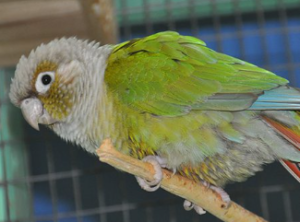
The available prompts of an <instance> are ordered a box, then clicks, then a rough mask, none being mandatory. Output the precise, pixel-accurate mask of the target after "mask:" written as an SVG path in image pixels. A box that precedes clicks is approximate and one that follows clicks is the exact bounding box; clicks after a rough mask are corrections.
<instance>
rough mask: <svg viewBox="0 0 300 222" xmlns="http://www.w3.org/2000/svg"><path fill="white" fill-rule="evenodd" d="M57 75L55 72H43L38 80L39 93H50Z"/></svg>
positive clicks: (36, 86)
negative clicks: (49, 90)
mask: <svg viewBox="0 0 300 222" xmlns="http://www.w3.org/2000/svg"><path fill="white" fill-rule="evenodd" d="M54 78H55V73H54V72H41V73H40V74H39V75H38V77H37V80H36V83H35V88H36V90H37V91H38V93H41V94H44V93H46V92H47V91H48V89H49V88H50V86H51V83H52V82H53V81H54Z"/></svg>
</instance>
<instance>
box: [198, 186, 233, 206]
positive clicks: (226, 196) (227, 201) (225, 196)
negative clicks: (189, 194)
mask: <svg viewBox="0 0 300 222" xmlns="http://www.w3.org/2000/svg"><path fill="white" fill-rule="evenodd" d="M202 183H203V185H204V186H206V187H208V188H210V189H212V190H213V191H215V192H216V193H217V194H219V195H220V197H221V199H222V200H223V201H224V202H225V204H226V205H225V206H224V207H225V208H227V207H228V206H229V204H230V201H231V200H230V196H229V194H228V193H226V191H225V190H223V189H222V188H221V187H216V186H214V185H211V184H209V183H208V182H206V181H203V182H202Z"/></svg>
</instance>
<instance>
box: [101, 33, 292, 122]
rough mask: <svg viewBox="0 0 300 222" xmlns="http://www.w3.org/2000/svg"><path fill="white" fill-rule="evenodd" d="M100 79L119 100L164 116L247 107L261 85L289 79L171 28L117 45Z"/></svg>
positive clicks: (278, 82) (267, 88) (261, 89)
mask: <svg viewBox="0 0 300 222" xmlns="http://www.w3.org/2000/svg"><path fill="white" fill-rule="evenodd" d="M233 80H234V81H233ZM105 81H106V83H107V85H108V87H109V89H110V90H112V91H113V92H115V93H116V94H118V96H119V99H120V100H121V101H122V102H123V103H124V104H126V105H129V106H131V107H133V108H135V109H138V110H140V111H142V112H148V113H151V114H154V115H163V116H178V115H183V114H186V113H187V112H190V111H191V110H193V109H207V110H243V109H247V108H248V107H250V106H251V105H252V103H253V102H254V101H255V100H256V99H257V97H258V95H260V94H262V93H263V91H264V90H270V89H272V88H276V87H278V86H280V85H285V84H287V83H288V81H287V80H285V79H283V78H281V77H278V76H276V75H275V74H273V73H271V72H269V71H266V70H264V69H261V68H259V67H257V66H254V65H252V64H250V63H247V62H244V61H241V60H239V59H236V58H233V57H230V56H227V55H224V54H221V53H217V52H215V51H213V50H211V49H209V48H207V47H206V45H205V43H204V42H203V41H201V40H199V39H197V38H194V37H189V36H181V35H179V34H178V33H176V32H161V33H157V34H155V35H151V36H149V37H145V38H141V39H134V40H131V41H128V42H124V43H122V44H119V45H116V46H115V48H114V50H113V52H112V54H111V55H110V57H109V60H108V65H107V69H106V75H105Z"/></svg>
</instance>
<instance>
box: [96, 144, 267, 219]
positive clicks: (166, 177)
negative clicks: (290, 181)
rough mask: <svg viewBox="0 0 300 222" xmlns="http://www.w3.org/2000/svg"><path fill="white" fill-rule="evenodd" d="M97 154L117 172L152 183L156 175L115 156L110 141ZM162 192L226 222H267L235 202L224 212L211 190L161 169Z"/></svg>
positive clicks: (150, 169)
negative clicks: (168, 193) (194, 205)
mask: <svg viewBox="0 0 300 222" xmlns="http://www.w3.org/2000/svg"><path fill="white" fill-rule="evenodd" d="M97 154H98V156H99V158H100V161H102V162H105V163H108V164H109V165H111V166H113V167H115V168H117V169H120V170H122V171H125V172H127V173H130V174H133V175H135V176H138V177H141V178H144V179H146V180H153V175H154V174H155V172H154V169H153V166H152V165H151V164H150V163H146V162H143V161H140V160H137V159H134V158H132V157H130V156H127V155H124V154H122V153H120V152H118V151H117V150H115V149H114V147H113V145H112V143H111V141H110V140H109V139H106V140H104V142H103V144H102V145H101V146H100V148H99V149H98V150H97ZM161 188H163V189H164V190H166V191H168V192H170V193H172V194H175V195H177V196H180V197H182V198H184V199H186V200H189V201H191V202H192V203H194V204H196V205H198V206H200V207H202V208H204V209H205V210H206V211H208V212H210V213H211V214H213V215H215V216H216V217H218V218H219V219H221V220H223V221H226V222H266V221H265V220H264V219H262V218H261V217H259V216H257V215H255V214H253V213H251V212H250V211H248V210H246V209H244V208H243V207H241V206H240V205H238V204H236V203H234V202H231V203H230V205H229V206H228V207H227V208H226V204H225V203H224V202H223V201H222V199H221V197H220V196H219V195H218V194H217V193H215V192H214V191H212V190H211V189H209V188H207V187H205V186H204V185H202V184H201V183H196V182H194V181H192V180H189V179H187V178H185V177H182V176H180V175H177V174H175V175H173V173H172V172H170V171H168V170H165V169H163V180H162V182H161Z"/></svg>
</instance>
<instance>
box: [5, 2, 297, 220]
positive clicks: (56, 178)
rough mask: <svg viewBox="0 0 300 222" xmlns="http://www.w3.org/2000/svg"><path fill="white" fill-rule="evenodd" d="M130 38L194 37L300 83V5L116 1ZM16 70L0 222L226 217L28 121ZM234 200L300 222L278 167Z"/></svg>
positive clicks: (291, 188) (8, 73) (236, 188)
mask: <svg viewBox="0 0 300 222" xmlns="http://www.w3.org/2000/svg"><path fill="white" fill-rule="evenodd" d="M115 6H116V12H117V16H118V20H119V24H120V33H121V39H122V40H127V39H131V38H135V37H140V36H145V35H148V34H151V33H155V32H158V31H163V30H176V31H178V32H180V33H181V34H184V35H193V36H197V37H199V38H201V39H202V40H204V41H205V42H206V43H207V45H208V46H209V47H210V48H212V49H215V50H217V51H220V52H224V53H226V54H229V55H232V56H235V57H238V58H241V59H243V60H246V61H248V62H251V63H254V64H256V65H258V66H261V67H264V68H267V69H269V70H271V71H273V72H275V73H277V74H278V75H281V76H283V77H285V78H288V79H289V80H290V81H291V85H293V86H300V1H299V0H264V1H262V0H254V1H248V0H201V1H198V0H186V1H182V0H151V1H150V0H116V1H115ZM13 72H14V70H13V69H1V70H0V222H17V221H18V222H23V221H24V222H25V221H39V222H40V221H47V222H58V221H59V222H75V221H76V222H94V221H101V222H121V221H124V222H134V221H145V222H160V221H163V222H166V221H170V222H181V221H193V222H195V221H207V222H208V221H219V220H218V219H217V218H215V217H214V216H212V215H210V214H206V215H204V216H199V215H197V214H196V213H195V212H185V211H184V210H183V208H182V202H183V200H182V199H181V198H179V197H176V196H173V195H171V194H169V193H167V192H164V191H163V190H158V191H157V192H154V193H147V192H145V191H143V190H141V189H140V187H139V186H138V185H137V183H136V181H135V179H134V177H133V176H131V175H127V174H125V173H122V172H119V171H117V170H115V169H113V168H112V167H110V166H107V165H105V164H101V163H100V162H99V161H98V159H97V158H96V157H94V156H91V155H90V154H88V153H86V152H84V151H83V150H82V149H81V148H78V147H74V146H73V145H70V144H66V143H64V142H63V141H61V140H60V139H59V138H58V137H57V136H55V135H53V133H52V132H50V131H48V130H47V129H45V128H42V129H41V132H36V131H34V130H33V129H31V128H30V127H29V126H28V124H26V123H24V120H23V118H22V117H21V113H20V111H19V110H17V109H16V108H14V107H12V105H11V104H10V102H9V100H8V91H9V84H10V79H11V77H12V75H13ZM226 191H227V192H228V193H229V194H230V196H231V198H232V200H234V201H236V202H237V203H239V204H241V205H242V206H244V207H245V208H246V209H249V210H250V211H252V212H254V213H256V214H258V215H260V216H262V217H264V218H265V219H267V220H270V221H272V222H276V221H281V222H282V221H288V222H292V221H300V211H299V202H300V185H299V184H298V183H297V182H296V180H294V179H293V178H292V177H291V176H290V175H289V174H288V173H287V172H286V171H285V169H283V167H281V165H280V164H279V163H273V164H271V165H268V166H265V167H264V171H263V172H259V173H257V175H256V176H254V177H251V178H250V179H248V180H247V181H246V182H243V183H235V184H232V185H228V186H227V187H226Z"/></svg>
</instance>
